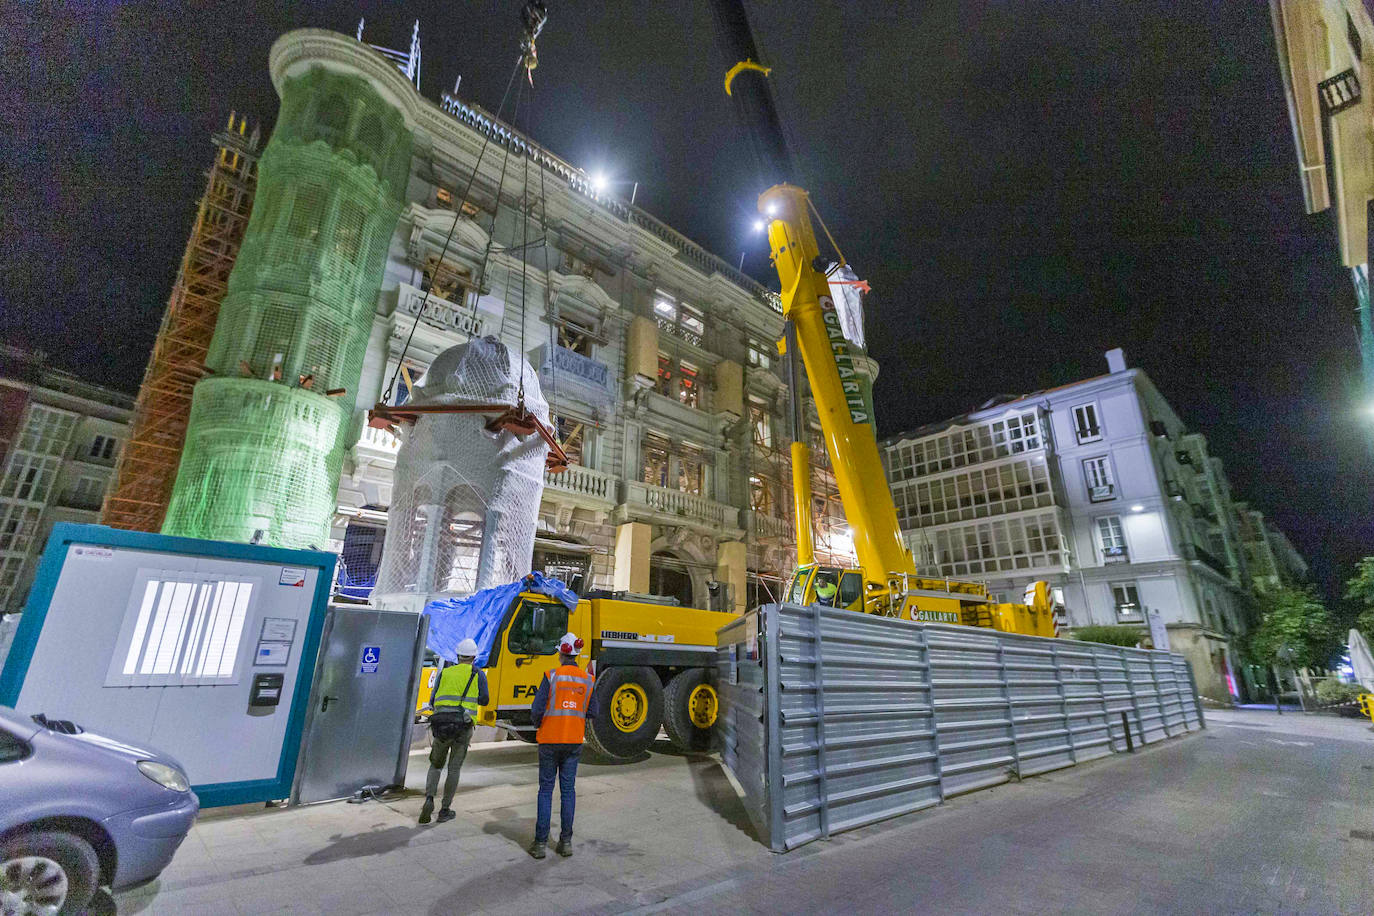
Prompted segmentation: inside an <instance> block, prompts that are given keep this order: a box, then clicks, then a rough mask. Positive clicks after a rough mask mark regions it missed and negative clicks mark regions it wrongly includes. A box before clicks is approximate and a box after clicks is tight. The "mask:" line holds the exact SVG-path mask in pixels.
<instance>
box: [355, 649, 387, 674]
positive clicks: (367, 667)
mask: <svg viewBox="0 0 1374 916" xmlns="http://www.w3.org/2000/svg"><path fill="white" fill-rule="evenodd" d="M381 663H382V648H381V646H363V654H362V657H361V659H360V661H359V673H360V674H376V673H377V666H378V665H380V664H381Z"/></svg>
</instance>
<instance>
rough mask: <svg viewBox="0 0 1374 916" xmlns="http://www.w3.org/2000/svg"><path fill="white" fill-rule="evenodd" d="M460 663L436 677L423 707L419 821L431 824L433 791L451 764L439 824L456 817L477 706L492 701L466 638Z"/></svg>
mask: <svg viewBox="0 0 1374 916" xmlns="http://www.w3.org/2000/svg"><path fill="white" fill-rule="evenodd" d="M457 654H458V663H457V664H454V665H445V666H444V667H443V668H442V669H440V671H439V673H438V677H436V678H435V679H434V687H433V689H432V690H431V691H430V694H429V702H428V703H426V704H425V706H424V707H423V708H422V709H421V712H422V713H423V712H424V711H426V710H428V711H429V713H430V716H429V737H430V747H429V773H428V775H426V777H425V803H424V804H423V805H421V806H420V823H422V824H428V823H429V818H430V815H431V814H433V813H434V793H435V791H436V790H437V789H438V788H439V774H440V773H442V772H443V769H444V763H445V762H446V761H447V763H448V778H447V779H445V780H444V803H443V805H442V806H441V807H440V808H439V823H441V824H442V823H443V822H444V821H451V820H453V817H454V814H453V809H452V808H451V807H449V806H450V805H451V804H453V793H454V792H456V791H457V790H458V774H459V772H460V771H461V770H462V769H463V760H464V759H465V758H466V757H467V755H468V744H469V743H470V742H471V741H472V729H473V727H474V726H475V725H476V723H477V708H478V707H479V706H485V705H487V703H488V702H490V697H489V696H488V694H487V675H486V672H484V671H483V670H482V669H481V668H478V667H477V666H476V665H475V664H473V663H474V662H475V661H476V660H477V643H476V642H474V641H473V640H471V639H465V640H463V641H462V642H460V643H459V644H458V653H457Z"/></svg>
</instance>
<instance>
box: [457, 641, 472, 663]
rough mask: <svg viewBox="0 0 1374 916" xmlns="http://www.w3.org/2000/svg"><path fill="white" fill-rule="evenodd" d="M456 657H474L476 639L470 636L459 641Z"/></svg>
mask: <svg viewBox="0 0 1374 916" xmlns="http://www.w3.org/2000/svg"><path fill="white" fill-rule="evenodd" d="M458 657H459V658H476V657H477V641H476V640H474V639H472V638H468V639H465V640H463V641H462V642H460V643H459V644H458Z"/></svg>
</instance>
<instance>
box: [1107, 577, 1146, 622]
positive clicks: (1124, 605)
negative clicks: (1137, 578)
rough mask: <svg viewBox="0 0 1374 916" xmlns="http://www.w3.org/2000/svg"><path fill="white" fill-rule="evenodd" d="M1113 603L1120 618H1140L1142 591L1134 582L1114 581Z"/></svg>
mask: <svg viewBox="0 0 1374 916" xmlns="http://www.w3.org/2000/svg"><path fill="white" fill-rule="evenodd" d="M1112 603H1113V604H1114V605H1115V606H1116V617H1117V619H1118V620H1139V619H1140V616H1141V614H1140V592H1139V590H1138V589H1137V588H1136V585H1135V583H1134V582H1114V583H1112Z"/></svg>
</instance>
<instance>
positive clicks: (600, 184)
mask: <svg viewBox="0 0 1374 916" xmlns="http://www.w3.org/2000/svg"><path fill="white" fill-rule="evenodd" d="M610 183H611V182H610V179H608V178H607V177H606V173H605V172H593V173H592V190H593V191H595V192H596V193H598V194H600V193H601V192H602V191H605V190H606V188H607V187H608V186H609V185H610Z"/></svg>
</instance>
